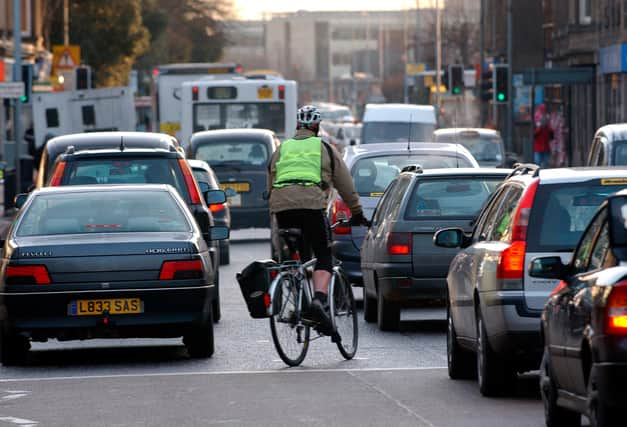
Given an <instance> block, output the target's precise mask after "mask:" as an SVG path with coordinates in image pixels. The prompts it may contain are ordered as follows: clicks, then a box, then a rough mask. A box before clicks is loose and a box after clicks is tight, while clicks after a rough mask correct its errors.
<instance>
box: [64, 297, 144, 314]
mask: <svg viewBox="0 0 627 427" xmlns="http://www.w3.org/2000/svg"><path fill="white" fill-rule="evenodd" d="M105 311H106V312H107V313H109V314H138V313H142V312H143V309H142V302H141V300H140V299H139V298H112V299H79V300H77V301H76V306H73V304H70V315H74V316H94V315H101V314H103V313H104V312H105Z"/></svg>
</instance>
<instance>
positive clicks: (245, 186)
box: [220, 182, 250, 193]
mask: <svg viewBox="0 0 627 427" xmlns="http://www.w3.org/2000/svg"><path fill="white" fill-rule="evenodd" d="M220 187H222V190H223V191H226V190H227V189H229V188H231V189H233V190H234V191H236V192H238V193H248V192H249V191H250V183H249V182H223V183H220Z"/></svg>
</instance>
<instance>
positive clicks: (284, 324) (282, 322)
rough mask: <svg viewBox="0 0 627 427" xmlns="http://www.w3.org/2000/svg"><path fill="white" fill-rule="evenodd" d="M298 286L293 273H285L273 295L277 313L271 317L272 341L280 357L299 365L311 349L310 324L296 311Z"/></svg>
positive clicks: (284, 360)
mask: <svg viewBox="0 0 627 427" xmlns="http://www.w3.org/2000/svg"><path fill="white" fill-rule="evenodd" d="M298 298H299V296H298V287H297V284H296V283H295V279H294V277H293V276H292V275H289V274H288V275H285V276H283V279H282V280H281V282H280V283H279V284H278V285H277V287H276V289H275V291H274V295H273V296H272V305H273V309H274V310H275V314H274V315H273V316H271V317H270V331H271V332H272V341H273V342H274V347H275V348H276V351H277V353H278V354H279V357H280V358H281V360H283V362H285V363H286V364H287V365H288V366H298V365H300V364H301V363H302V361H303V360H305V356H306V355H307V350H308V349H309V333H310V330H309V326H308V325H304V324H303V323H302V322H300V319H299V316H298V314H297V313H296V308H297V307H298Z"/></svg>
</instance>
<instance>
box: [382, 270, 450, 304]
mask: <svg viewBox="0 0 627 427" xmlns="http://www.w3.org/2000/svg"><path fill="white" fill-rule="evenodd" d="M375 271H376V272H377V277H378V284H379V292H382V295H383V296H384V297H385V298H386V299H389V300H390V301H396V302H400V303H403V302H410V301H415V302H419V301H441V302H444V300H445V298H446V278H443V277H442V278H440V277H413V275H412V274H411V273H412V265H411V264H382V265H378V266H375Z"/></svg>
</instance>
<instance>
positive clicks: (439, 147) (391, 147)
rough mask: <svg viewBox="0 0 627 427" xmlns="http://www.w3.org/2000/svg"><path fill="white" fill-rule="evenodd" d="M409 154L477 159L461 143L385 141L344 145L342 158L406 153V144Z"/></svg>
mask: <svg viewBox="0 0 627 427" xmlns="http://www.w3.org/2000/svg"><path fill="white" fill-rule="evenodd" d="M408 145H409V149H410V150H409V151H410V152H411V154H433V155H438V154H447V155H461V156H463V157H465V158H467V159H468V160H470V161H471V162H472V163H473V164H476V163H477V161H476V160H475V158H474V157H473V156H472V154H470V151H468V150H467V149H466V148H465V147H464V146H463V145H461V144H451V143H447V142H410V143H409V144H408V143H407V142H385V143H378V144H361V145H353V146H349V147H346V150H345V156H344V160H345V161H346V162H351V163H352V162H353V161H355V160H357V159H359V158H361V157H368V156H376V155H379V156H384V155H389V154H400V155H402V154H407V146H408Z"/></svg>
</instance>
